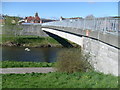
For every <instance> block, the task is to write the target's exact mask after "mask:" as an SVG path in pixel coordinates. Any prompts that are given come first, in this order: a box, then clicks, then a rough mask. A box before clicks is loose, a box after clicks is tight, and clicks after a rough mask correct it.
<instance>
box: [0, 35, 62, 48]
mask: <svg viewBox="0 0 120 90" xmlns="http://www.w3.org/2000/svg"><path fill="white" fill-rule="evenodd" d="M2 43H3V45H7V44H8V45H10V44H13V45H18V44H19V46H28V47H36V46H41V45H53V46H54V45H60V44H59V43H58V42H57V41H56V40H55V39H53V38H51V37H38V36H16V37H14V36H6V35H3V36H2Z"/></svg>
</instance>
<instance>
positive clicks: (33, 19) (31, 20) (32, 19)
mask: <svg viewBox="0 0 120 90" xmlns="http://www.w3.org/2000/svg"><path fill="white" fill-rule="evenodd" d="M24 20H25V22H26V23H41V19H40V17H39V16H38V13H35V17H32V16H29V17H25V19H24Z"/></svg>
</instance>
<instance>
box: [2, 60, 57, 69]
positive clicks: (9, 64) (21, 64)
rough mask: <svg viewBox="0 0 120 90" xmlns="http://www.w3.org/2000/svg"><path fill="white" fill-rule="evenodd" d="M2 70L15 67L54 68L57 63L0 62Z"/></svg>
mask: <svg viewBox="0 0 120 90" xmlns="http://www.w3.org/2000/svg"><path fill="white" fill-rule="evenodd" d="M0 63H2V64H0V65H2V68H14V67H53V66H54V64H55V63H47V62H21V61H19V62H18V61H0Z"/></svg>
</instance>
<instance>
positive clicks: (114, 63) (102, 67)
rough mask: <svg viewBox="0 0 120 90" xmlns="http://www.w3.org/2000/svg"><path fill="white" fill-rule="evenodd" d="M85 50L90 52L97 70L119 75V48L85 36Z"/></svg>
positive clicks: (91, 61) (91, 59)
mask: <svg viewBox="0 0 120 90" xmlns="http://www.w3.org/2000/svg"><path fill="white" fill-rule="evenodd" d="M83 50H84V51H85V52H86V53H89V54H90V58H89V61H90V63H91V64H92V66H93V67H94V68H95V70H97V71H100V72H103V73H105V74H113V75H115V76H118V55H119V54H118V52H120V51H119V50H118V49H117V48H115V47H112V46H109V45H107V44H105V43H103V42H100V41H98V40H94V39H91V38H87V37H84V39H83Z"/></svg>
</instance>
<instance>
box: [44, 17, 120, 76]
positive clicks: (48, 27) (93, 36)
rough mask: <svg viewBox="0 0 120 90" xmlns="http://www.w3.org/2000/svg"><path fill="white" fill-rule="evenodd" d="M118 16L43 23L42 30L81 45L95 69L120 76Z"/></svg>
mask: <svg viewBox="0 0 120 90" xmlns="http://www.w3.org/2000/svg"><path fill="white" fill-rule="evenodd" d="M118 24H119V23H118V19H117V18H96V19H74V20H73V19H71V20H70V19H69V20H62V21H55V22H49V23H44V24H42V30H43V31H45V32H49V33H52V34H55V35H58V36H60V37H62V38H65V39H68V40H70V41H72V42H74V43H76V44H78V45H80V46H81V47H82V49H83V51H84V52H85V53H86V54H89V55H90V58H89V61H90V63H91V64H92V65H93V67H94V68H95V70H97V71H100V72H103V73H106V74H113V75H116V76H118V75H119V74H118V66H120V65H118V64H119V63H118V61H119V56H118V55H119V52H120V51H119V49H120V47H119V42H118V38H119V37H120V35H119V31H120V29H119V27H118V26H119V25H118Z"/></svg>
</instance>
